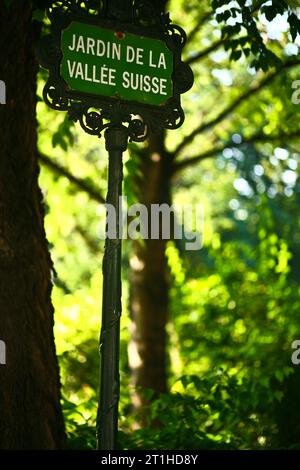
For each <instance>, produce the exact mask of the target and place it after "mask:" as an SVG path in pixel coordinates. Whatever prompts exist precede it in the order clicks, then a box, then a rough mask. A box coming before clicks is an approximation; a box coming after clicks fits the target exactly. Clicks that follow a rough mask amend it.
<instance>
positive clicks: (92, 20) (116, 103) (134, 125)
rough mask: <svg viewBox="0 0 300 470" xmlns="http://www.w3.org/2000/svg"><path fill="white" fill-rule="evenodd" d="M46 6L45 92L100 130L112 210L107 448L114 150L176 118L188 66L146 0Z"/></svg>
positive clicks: (176, 33) (111, 362) (106, 303)
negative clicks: (47, 22)
mask: <svg viewBox="0 0 300 470" xmlns="http://www.w3.org/2000/svg"><path fill="white" fill-rule="evenodd" d="M47 14H48V18H49V19H50V22H51V33H50V34H49V35H47V36H45V37H43V38H42V40H41V42H40V44H39V47H38V55H39V60H40V63H41V65H42V66H43V67H44V68H46V69H48V70H49V77H48V80H47V83H46V85H45V88H44V92H43V97H44V101H45V102H46V103H47V104H48V105H49V106H50V107H51V108H53V109H55V110H58V111H67V112H68V115H69V118H70V119H72V120H74V121H79V122H80V124H81V126H82V128H83V129H84V130H85V132H87V133H88V134H91V135H95V136H98V137H100V136H101V133H102V132H103V131H105V144H106V150H107V151H108V163H109V171H108V193H107V200H106V202H107V204H111V205H112V206H113V207H114V208H115V211H116V230H115V233H116V235H115V236H114V237H110V236H108V235H107V236H106V243H105V253H104V260H103V306H102V329H101V336H100V351H101V373H100V375H101V384H100V397H99V407H98V415H97V438H98V447H99V448H100V449H102V450H114V449H115V448H116V442H117V429H118V402H119V388H120V387H119V345H120V317H121V234H120V230H119V225H118V224H119V220H120V217H119V211H120V207H119V197H120V196H121V194H122V154H123V152H124V151H125V150H126V149H127V145H128V141H131V142H133V141H134V142H142V141H144V140H145V139H146V138H147V136H148V135H149V133H152V132H158V131H161V130H162V129H177V128H179V127H180V126H181V125H182V124H183V121H184V113H183V110H182V108H181V104H180V95H181V94H182V93H185V92H186V91H188V90H189V89H190V88H191V86H192V84H193V73H192V71H191V69H190V67H189V66H188V65H186V64H184V63H183V62H182V60H181V53H182V49H183V47H184V44H185V42H186V35H185V33H184V31H183V29H182V28H180V27H179V26H176V25H173V24H172V23H171V20H170V18H169V15H168V14H164V13H163V12H161V11H158V10H157V8H155V7H154V6H153V4H152V2H151V1H149V0H126V1H124V0H123V1H120V0H97V1H95V0H56V1H53V3H52V5H51V6H50V7H49V8H48V10H47ZM107 224H108V219H107Z"/></svg>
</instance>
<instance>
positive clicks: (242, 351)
mask: <svg viewBox="0 0 300 470" xmlns="http://www.w3.org/2000/svg"><path fill="white" fill-rule="evenodd" d="M170 11H171V13H172V17H173V18H174V21H175V22H178V23H179V24H180V25H182V26H183V27H184V28H186V29H188V30H189V31H188V32H189V41H188V46H187V51H186V57H187V59H188V61H189V62H190V64H191V65H192V66H193V68H194V72H195V77H196V80H195V86H194V89H193V90H192V92H190V93H189V94H188V96H187V97H186V98H185V99H184V107H185V110H186V114H187V119H186V124H185V126H184V127H183V129H182V130H180V131H178V132H176V133H172V135H171V133H170V134H169V135H168V136H167V137H166V142H167V145H168V148H169V149H170V154H173V155H176V159H177V168H176V172H175V174H174V179H173V198H174V201H175V202H176V203H178V204H184V203H186V202H189V203H201V204H203V206H204V208H205V228H204V246H203V248H202V249H201V250H200V251H197V252H193V251H192V252H187V251H185V249H184V246H183V245H182V244H181V243H180V242H176V243H175V242H169V245H168V249H167V256H168V261H169V266H170V275H171V277H172V289H171V306H170V313H171V318H170V321H169V325H168V336H169V346H168V364H169V365H168V372H169V385H170V392H169V393H166V394H162V395H161V396H160V397H159V398H158V399H157V398H155V399H154V398H153V397H152V392H151V390H147V391H145V393H146V394H147V397H148V400H149V409H148V410H147V413H146V414H145V410H143V416H142V418H141V421H140V422H139V419H138V416H136V414H135V413H134V414H133V413H132V404H131V399H130V387H131V385H130V371H129V366H128V353H127V344H128V340H129V325H130V319H129V315H128V311H127V309H126V304H127V301H128V284H129V263H128V261H129V258H130V253H131V250H132V246H131V243H130V242H125V244H124V267H123V276H124V298H123V306H124V310H125V311H124V315H123V319H122V338H121V383H122V396H121V405H120V446H122V447H123V448H147V449H219V448H233V449H249V448H250V449H257V448H259V449H265V448H276V449H277V448H295V447H296V448H299V447H300V440H299V438H300V413H299V411H298V407H297V389H298V388H299V385H300V369H298V368H297V367H296V366H294V365H293V364H292V362H291V354H292V348H291V344H292V342H293V340H295V339H298V337H299V326H298V325H299V322H300V300H299V299H300V295H299V294H300V287H299V285H300V284H299V281H300V270H299V266H298V257H299V255H300V218H299V203H300V183H299V179H298V174H299V170H298V167H299V159H300V145H299V137H300V127H299V118H298V116H299V111H300V108H299V106H298V107H297V105H295V104H293V103H292V100H291V96H292V92H293V90H292V82H293V81H294V80H297V79H299V77H300V67H299V64H300V60H299V46H300V37H299V34H298V33H299V30H300V28H299V23H300V22H299V19H298V13H299V11H298V10H297V2H287V1H286V2H283V1H280V2H279V1H277V0H273V1H272V2H270V1H268V2H267V1H265V2H264V1H263V2H245V1H237V2H226V1H219V0H213V1H212V2H204V1H200V2H199V1H198V0H194V1H190V2H185V1H183V0H180V1H175V0H174V1H171V2H170ZM42 75H43V74H41V76H40V88H39V94H40V93H41V88H42V83H43V76H42ZM220 97H222V99H220ZM38 118H39V148H40V152H41V157H40V158H41V163H42V172H41V176H40V183H41V185H42V188H43V189H44V192H45V201H46V204H47V217H46V226H47V235H48V239H49V241H50V243H51V249H52V256H53V259H54V262H55V269H56V272H55V273H54V282H55V289H54V295H53V301H54V304H55V309H56V341H57V349H58V354H59V358H60V365H61V371H62V381H63V396H64V400H63V403H64V410H65V417H66V423H67V430H68V435H69V446H70V447H71V448H93V447H94V445H95V437H94V428H93V426H94V420H95V408H96V397H97V379H98V375H97V367H98V355H97V351H98V347H97V342H98V332H99V319H100V311H101V310H100V301H99V299H101V287H100V286H101V252H103V241H102V240H100V239H99V236H98V235H99V231H100V226H102V227H103V224H104V216H105V211H104V208H103V206H102V202H103V196H102V195H103V194H104V193H105V191H106V183H105V181H106V155H105V151H104V146H103V144H102V143H101V142H99V141H98V140H97V139H91V138H88V137H87V136H85V135H84V134H83V133H82V132H81V131H80V130H79V129H78V128H74V127H73V125H71V124H70V123H69V122H68V121H67V120H66V119H64V118H63V117H62V116H58V115H57V114H56V113H53V112H51V111H49V110H46V108H45V106H44V105H43V104H42V102H39V104H38ZM139 158H140V157H139V153H138V151H137V149H136V147H134V146H133V147H132V148H131V150H130V152H129V154H128V155H127V156H126V165H125V184H124V189H125V193H126V195H127V196H128V198H129V201H135V200H138V194H136V192H135V185H134V182H133V181H134V179H133V176H136V175H137V174H139V165H140V161H139ZM138 422H139V423H141V422H142V423H143V424H142V425H141V424H140V425H139V426H137V423H138Z"/></svg>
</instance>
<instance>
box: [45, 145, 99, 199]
mask: <svg viewBox="0 0 300 470" xmlns="http://www.w3.org/2000/svg"><path fill="white" fill-rule="evenodd" d="M38 159H39V161H40V162H41V163H42V164H43V165H45V166H46V167H47V168H49V169H50V170H51V171H52V172H54V173H56V174H57V175H59V176H65V177H66V178H68V180H69V181H70V182H71V183H72V184H74V185H75V186H77V188H78V189H79V190H80V191H83V192H85V193H87V194H88V195H89V196H90V198H91V199H93V200H94V201H96V202H99V203H100V204H104V203H105V199H104V197H103V196H102V195H101V194H100V193H99V191H98V190H97V189H96V188H95V187H94V186H92V185H91V183H90V182H87V181H86V180H85V179H82V178H78V177H77V176H74V175H73V174H72V173H70V171H69V170H67V168H65V167H63V166H62V165H60V164H59V163H57V162H55V161H54V160H52V158H49V157H48V156H47V155H44V154H42V153H38Z"/></svg>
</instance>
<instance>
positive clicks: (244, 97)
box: [172, 60, 300, 158]
mask: <svg viewBox="0 0 300 470" xmlns="http://www.w3.org/2000/svg"><path fill="white" fill-rule="evenodd" d="M295 65H300V61H299V60H293V61H288V62H286V63H285V64H283V65H282V66H281V67H279V68H278V69H277V70H275V71H274V72H273V73H271V74H269V75H268V76H266V77H265V78H264V79H263V80H261V81H260V82H259V83H258V84H256V85H254V86H253V87H252V88H250V89H249V90H248V91H246V92H245V93H243V94H242V95H240V96H238V97H237V98H236V99H235V100H234V101H233V102H232V103H230V104H229V106H227V108H225V109H224V110H223V111H222V112H221V113H220V114H218V115H217V116H216V117H214V118H213V119H211V120H210V121H207V122H205V123H203V124H201V125H200V126H198V127H196V129H194V130H193V131H192V132H191V133H190V134H189V135H187V136H186V137H185V138H184V139H183V140H182V142H181V143H180V144H179V145H178V146H177V148H176V149H175V150H174V152H172V155H173V157H174V158H176V156H177V155H178V154H179V153H180V152H181V151H182V150H183V149H184V148H185V147H186V146H187V145H189V144H190V143H191V142H192V141H193V140H194V138H195V137H196V136H197V135H199V134H201V133H202V132H204V131H207V130H208V129H210V128H211V127H214V126H216V125H217V124H219V123H220V122H221V121H223V120H224V119H225V118H226V117H227V116H229V115H230V114H231V113H232V112H233V111H234V110H235V109H236V108H237V107H238V106H240V105H241V104H242V103H243V102H244V101H246V100H248V99H249V98H251V97H252V96H253V95H255V94H256V93H258V92H259V91H261V90H262V89H263V88H264V87H265V86H266V85H268V84H269V83H271V82H272V80H274V78H276V77H277V76H278V75H279V74H280V73H281V72H282V71H284V70H287V69H289V68H291V67H294V66H295Z"/></svg>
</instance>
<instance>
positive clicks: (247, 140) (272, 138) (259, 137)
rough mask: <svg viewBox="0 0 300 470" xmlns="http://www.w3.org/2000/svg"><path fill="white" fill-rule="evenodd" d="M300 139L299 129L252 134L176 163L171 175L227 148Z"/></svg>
mask: <svg viewBox="0 0 300 470" xmlns="http://www.w3.org/2000/svg"><path fill="white" fill-rule="evenodd" d="M298 137H300V129H299V130H297V131H294V132H292V133H290V134H287V133H282V134H277V135H276V134H275V135H266V134H263V133H261V132H258V133H256V134H253V135H252V136H249V137H244V138H243V140H242V141H241V143H238V144H236V143H234V142H230V143H227V144H225V145H224V144H223V145H218V146H216V147H214V148H212V149H208V150H206V151H205V152H203V153H201V154H199V155H196V156H195V157H191V158H188V159H186V160H182V161H180V162H178V163H177V164H176V165H174V166H173V174H174V173H176V172H177V171H181V170H183V169H185V168H187V167H188V166H192V165H195V164H196V163H199V162H200V161H202V160H204V159H205V158H209V157H213V156H215V155H216V154H218V153H221V152H223V151H224V150H225V149H227V148H238V147H242V146H243V145H245V144H251V143H253V144H255V143H268V142H276V141H280V140H282V139H295V138H298Z"/></svg>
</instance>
